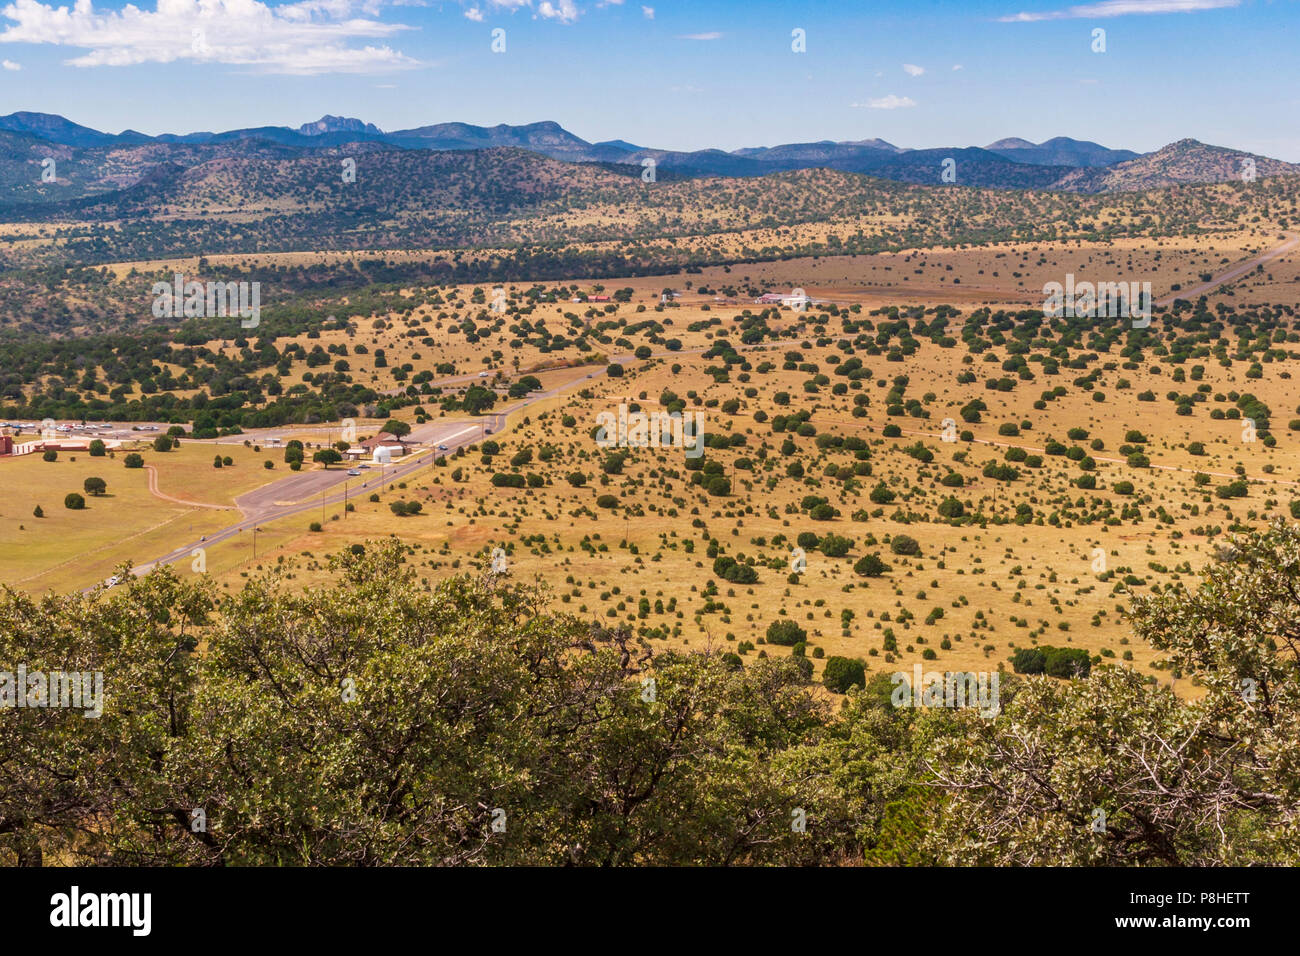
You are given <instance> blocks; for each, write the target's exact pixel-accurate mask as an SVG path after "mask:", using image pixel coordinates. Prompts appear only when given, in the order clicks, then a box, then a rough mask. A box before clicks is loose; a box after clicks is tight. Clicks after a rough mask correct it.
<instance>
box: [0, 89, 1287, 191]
mask: <svg viewBox="0 0 1300 956" xmlns="http://www.w3.org/2000/svg"><path fill="white" fill-rule="evenodd" d="M235 146H238V147H239V148H238V150H235V149H234V147H235ZM344 146H347V147H350V148H353V149H357V148H364V149H367V150H373V149H403V150H430V151H448V150H474V151H477V150H488V149H499V148H518V149H525V150H529V151H531V152H534V153H539V154H541V155H543V156H546V157H548V158H551V159H557V160H562V161H565V162H574V163H597V164H612V165H617V166H633V167H641V166H643V165H644V164H645V163H646V161H647V160H653V161H654V164H655V166H656V168H657V170H660V171H662V173H663V174H664V175H665V177H667V178H678V179H679V178H683V177H685V178H693V177H702V176H727V177H749V176H763V175H767V174H769V173H774V172H785V171H790V170H798V169H812V168H827V169H835V170H840V171H842V172H850V173H863V174H867V175H872V176H878V177H881V178H884V179H891V180H895V181H898V182H906V183H914V184H920V185H926V184H934V185H939V184H941V183H942V182H943V180H942V179H941V172H942V170H943V168H944V165H945V161H946V160H949V159H951V160H952V161H953V163H954V164H955V166H954V167H953V168H954V172H955V175H956V183H957V184H958V185H962V186H981V187H992V188H1001V189H1042V190H1061V191H1068V192H1085V193H1094V192H1112V191H1131V190H1140V189H1148V188H1155V187H1160V186H1174V185H1182V184H1192V183H1206V182H1223V181H1228V180H1234V179H1236V180H1240V179H1241V173H1242V170H1243V169H1244V168H1245V167H1246V166H1247V165H1248V164H1249V163H1253V168H1254V170H1255V173H1256V175H1257V176H1258V177H1260V178H1264V177H1268V176H1281V175H1295V174H1297V173H1300V166H1297V165H1293V164H1290V163H1284V162H1282V161H1280V160H1275V159H1269V158H1268V157H1264V156H1255V155H1252V154H1249V153H1244V152H1240V151H1237V150H1231V149H1224V148H1221V147H1215V146H1206V145H1204V144H1202V143H1198V142H1196V141H1195V140H1180V141H1179V142H1177V143H1173V144H1171V145H1169V146H1166V147H1164V148H1163V149H1161V150H1158V151H1156V152H1154V153H1147V154H1139V153H1136V152H1133V151H1132V150H1127V149H1110V148H1107V147H1105V146H1101V145H1099V144H1097V143H1093V142H1088V141H1085V140H1076V139H1071V138H1069V137H1065V136H1058V137H1055V138H1053V139H1049V140H1047V141H1045V142H1042V143H1031V142H1029V141H1028V140H1024V139H1017V138H1009V139H1001V140H998V141H997V142H994V143H990V144H989V145H987V146H984V147H975V146H965V147H945V148H942V149H908V148H904V147H899V146H895V145H894V144H892V143H888V142H885V141H884V140H881V139H865V140H859V141H852V142H833V141H830V140H824V141H820V142H812V143H787V144H783V145H777V146H762V147H752V148H746V149H737V150H732V151H730V152H726V151H723V150H718V149H706V150H695V151H688V152H683V151H675V150H665V149H656V148H653V147H646V146H638V145H635V144H633V143H630V142H627V141H625V140H619V139H615V140H608V141H605V142H600V143H590V142H587V141H586V140H584V139H582V138H580V137H578V136H575V135H574V134H573V133H570V132H569V131H568V130H566V129H564V128H563V127H562V126H560V125H559V124H558V123H554V122H540V123H530V124H528V125H525V126H508V125H504V124H502V125H498V126H491V127H487V126H473V125H470V124H468V123H438V124H435V125H431V126H420V127H416V128H414V129H406V130H397V131H392V132H385V131H384V130H381V129H380V128H379V127H378V126H375V125H374V124H373V123H366V122H364V121H362V120H359V119H352V118H348V117H341V116H328V115H327V116H323V117H321V118H320V119H319V120H317V121H316V122H314V123H305V124H303V125H302V126H299V127H298V128H297V129H292V128H290V127H287V126H263V127H254V128H249V129H237V130H228V131H225V132H198V133H185V134H173V133H166V134H162V135H159V136H147V135H145V134H143V133H139V132H136V131H134V130H126V131H124V132H122V133H119V134H116V135H114V134H110V133H103V132H100V131H98V130H94V129H91V128H89V127H86V126H81V125H79V124H77V123H73V122H71V121H70V120H68V119H65V118H64V117H62V116H56V115H52V114H48V113H33V112H19V113H11V114H10V115H8V116H3V117H0V187H12V190H10V189H6V192H9V195H8V196H3V195H0V205H10V204H13V203H27V202H37V203H40V202H49V201H50V200H51V199H56V198H57V199H58V200H64V201H66V200H70V199H78V198H82V197H89V196H93V195H96V194H99V193H103V192H107V191H111V190H119V189H122V188H125V187H129V186H131V185H133V184H135V183H137V182H141V181H145V180H147V179H148V178H150V177H151V176H155V175H157V174H158V172H159V170H161V169H163V168H164V167H168V166H171V167H177V168H181V169H188V168H192V167H194V166H197V165H200V164H203V163H207V162H211V161H213V160H221V159H228V158H233V157H237V156H240V155H246V154H247V151H248V150H249V149H253V150H256V151H258V152H259V154H261V155H264V156H265V157H266V158H268V159H276V158H279V159H286V160H287V159H294V158H297V157H301V156H304V155H309V154H312V153H315V152H317V151H320V150H339V149H341V148H342V147H344ZM46 155H48V156H52V157H53V158H54V159H55V160H56V163H57V164H58V165H57V167H56V168H57V170H58V177H59V178H58V182H59V186H60V187H66V188H62V189H59V190H50V189H48V188H41V186H42V184H41V183H40V180H39V176H38V175H37V176H33V175H32V168H33V164H37V166H39V163H40V162H41V160H42V159H43V158H44V157H45V156H46ZM44 185H46V186H48V184H44ZM52 192H57V193H58V195H57V197H55V196H54V195H51V193H52Z"/></svg>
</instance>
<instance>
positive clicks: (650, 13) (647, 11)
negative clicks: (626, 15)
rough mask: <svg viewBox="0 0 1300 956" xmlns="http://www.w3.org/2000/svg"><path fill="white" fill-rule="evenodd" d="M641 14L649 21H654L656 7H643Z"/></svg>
mask: <svg viewBox="0 0 1300 956" xmlns="http://www.w3.org/2000/svg"><path fill="white" fill-rule="evenodd" d="M641 13H642V14H643V15H644V16H645V18H646V19H647V20H653V19H654V18H655V8H654V7H642V8H641Z"/></svg>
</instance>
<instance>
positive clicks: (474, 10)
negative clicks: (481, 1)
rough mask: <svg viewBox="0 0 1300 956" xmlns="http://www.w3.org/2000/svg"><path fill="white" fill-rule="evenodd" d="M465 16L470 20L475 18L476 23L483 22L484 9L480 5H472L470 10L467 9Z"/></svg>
mask: <svg viewBox="0 0 1300 956" xmlns="http://www.w3.org/2000/svg"><path fill="white" fill-rule="evenodd" d="M465 17H466V18H467V19H469V20H473V21H474V22H475V23H482V22H483V11H482V10H480V9H479V8H478V7H470V8H469V9H468V10H466V11H465Z"/></svg>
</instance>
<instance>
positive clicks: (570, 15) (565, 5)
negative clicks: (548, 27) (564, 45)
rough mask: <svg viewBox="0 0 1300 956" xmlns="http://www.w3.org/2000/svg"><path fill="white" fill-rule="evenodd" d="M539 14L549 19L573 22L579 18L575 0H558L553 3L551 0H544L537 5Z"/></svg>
mask: <svg viewBox="0 0 1300 956" xmlns="http://www.w3.org/2000/svg"><path fill="white" fill-rule="evenodd" d="M537 14H538V16H541V17H543V18H544V19H547V20H559V21H560V22H561V23H572V22H573V21H574V20H576V19H578V7H577V4H575V3H574V2H573V0H557V2H556V3H551V2H550V0H542V2H541V4H539V5H538V7H537Z"/></svg>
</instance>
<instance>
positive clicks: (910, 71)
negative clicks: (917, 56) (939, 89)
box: [903, 63, 925, 76]
mask: <svg viewBox="0 0 1300 956" xmlns="http://www.w3.org/2000/svg"><path fill="white" fill-rule="evenodd" d="M903 72H904V73H906V74H907V75H908V76H920V75H921V74H922V73H924V72H925V67H923V66H917V65H916V64H915V63H904V64H903Z"/></svg>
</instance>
